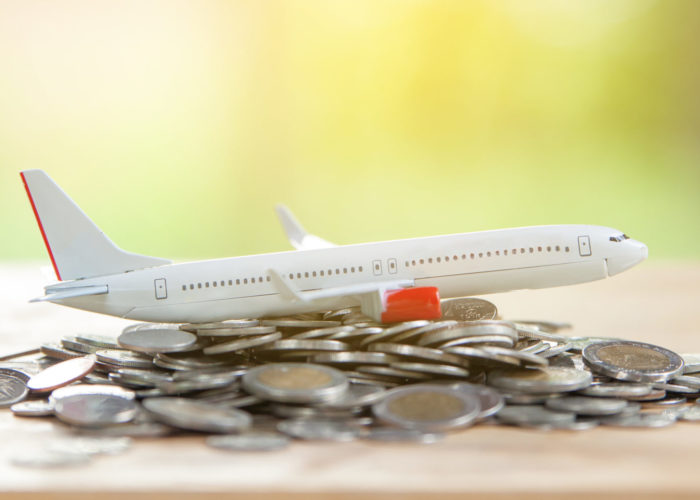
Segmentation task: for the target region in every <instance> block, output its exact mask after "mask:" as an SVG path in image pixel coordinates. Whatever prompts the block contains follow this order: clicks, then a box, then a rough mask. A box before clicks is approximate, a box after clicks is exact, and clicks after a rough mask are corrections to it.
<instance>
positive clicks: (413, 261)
mask: <svg viewBox="0 0 700 500" xmlns="http://www.w3.org/2000/svg"><path fill="white" fill-rule="evenodd" d="M411 265H413V266H415V265H416V261H415V260H412V261H411ZM377 269H379V268H377Z"/></svg>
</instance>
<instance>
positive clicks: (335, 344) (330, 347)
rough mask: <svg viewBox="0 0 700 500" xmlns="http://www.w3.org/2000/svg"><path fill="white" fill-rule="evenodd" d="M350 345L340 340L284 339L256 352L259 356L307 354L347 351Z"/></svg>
mask: <svg viewBox="0 0 700 500" xmlns="http://www.w3.org/2000/svg"><path fill="white" fill-rule="evenodd" d="M348 349H350V345H349V344H346V343H345V342H340V341H339V340H315V339H298V338H293V339H282V340H277V341H275V342H272V343H270V344H267V345H265V346H263V347H261V348H260V349H258V350H256V353H259V354H262V353H264V354H270V353H273V352H285V351H304V353H305V354H307V353H313V352H324V351H347V350H348Z"/></svg>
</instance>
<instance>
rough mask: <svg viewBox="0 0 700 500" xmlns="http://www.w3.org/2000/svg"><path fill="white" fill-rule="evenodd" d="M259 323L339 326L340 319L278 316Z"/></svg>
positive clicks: (292, 326)
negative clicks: (304, 318)
mask: <svg viewBox="0 0 700 500" xmlns="http://www.w3.org/2000/svg"><path fill="white" fill-rule="evenodd" d="M260 324H261V325H263V326H276V327H279V328H330V327H333V326H340V321H329V320H303V319H288V318H278V319H264V320H262V321H261V322H260Z"/></svg>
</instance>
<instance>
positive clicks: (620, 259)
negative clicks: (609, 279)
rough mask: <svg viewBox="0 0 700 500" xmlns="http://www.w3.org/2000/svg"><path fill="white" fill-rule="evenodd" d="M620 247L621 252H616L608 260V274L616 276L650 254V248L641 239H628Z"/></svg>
mask: <svg viewBox="0 0 700 500" xmlns="http://www.w3.org/2000/svg"><path fill="white" fill-rule="evenodd" d="M623 245H624V246H623V247H620V250H622V251H621V252H616V254H615V255H613V256H611V257H609V258H608V259H606V260H607V268H608V276H614V275H616V274H619V273H621V272H622V271H625V270H627V269H629V268H630V267H633V266H636V265H637V264H639V263H640V262H642V261H643V260H644V259H646V258H647V257H648V256H649V249H648V248H647V246H646V245H645V244H644V243H642V242H641V241H637V240H626V241H625V242H624V243H623Z"/></svg>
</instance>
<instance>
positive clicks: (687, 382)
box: [670, 375, 700, 389]
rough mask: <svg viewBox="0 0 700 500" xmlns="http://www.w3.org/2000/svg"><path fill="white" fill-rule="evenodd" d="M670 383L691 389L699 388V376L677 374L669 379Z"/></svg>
mask: <svg viewBox="0 0 700 500" xmlns="http://www.w3.org/2000/svg"><path fill="white" fill-rule="evenodd" d="M670 383H672V384H677V385H684V386H687V387H691V388H693V389H700V377H692V376H690V375H679V376H677V377H674V378H672V379H671V380H670Z"/></svg>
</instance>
